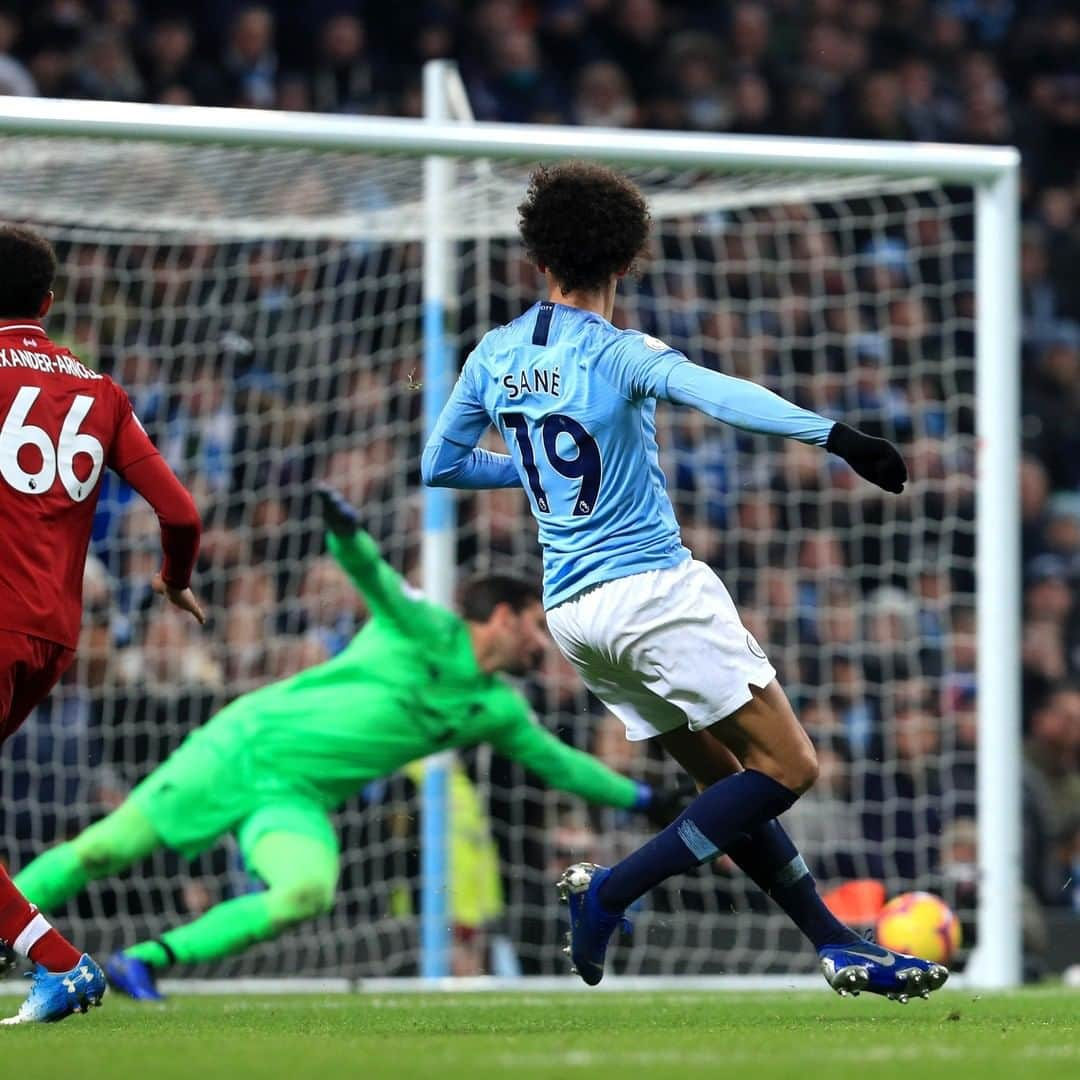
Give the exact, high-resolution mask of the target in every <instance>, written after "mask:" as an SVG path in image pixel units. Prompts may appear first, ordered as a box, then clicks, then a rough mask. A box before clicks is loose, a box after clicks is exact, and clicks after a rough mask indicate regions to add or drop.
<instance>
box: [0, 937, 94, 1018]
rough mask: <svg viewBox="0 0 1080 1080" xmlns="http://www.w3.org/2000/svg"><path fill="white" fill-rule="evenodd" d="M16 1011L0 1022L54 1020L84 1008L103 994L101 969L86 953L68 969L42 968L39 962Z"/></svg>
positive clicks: (81, 1011)
mask: <svg viewBox="0 0 1080 1080" xmlns="http://www.w3.org/2000/svg"><path fill="white" fill-rule="evenodd" d="M30 978H32V979H33V980H34V981H33V983H31V985H30V993H29V994H27V995H26V1000H25V1001H24V1002H23V1003H22V1005H20V1006H19V1011H18V1012H17V1013H16V1014H15V1015H14V1016H9V1017H8V1018H7V1019H6V1020H0V1024H55V1023H56V1022H57V1021H58V1020H63V1019H64V1018H65V1017H68V1016H71V1014H72V1013H77V1012H79V1013H84V1012H88V1011H89V1009H90V1006H91V1005H100V1004H101V999H102V997H103V996H104V994H105V989H106V987H105V972H103V971H102V970H101V968H100V967H98V965H97V964H96V963H95V962H94V961H93V960H91V959H90V957H89V956H87V955H86V953H83V955H82V956H81V957H80V959H79V962H78V964H76V965H75V967H73V968H72V969H71V970H70V971H46V970H45V968H43V967H42V966H41V965H40V964H38V966H37V967H36V968H35V969H34V971H33V972H32V973H31V974H30Z"/></svg>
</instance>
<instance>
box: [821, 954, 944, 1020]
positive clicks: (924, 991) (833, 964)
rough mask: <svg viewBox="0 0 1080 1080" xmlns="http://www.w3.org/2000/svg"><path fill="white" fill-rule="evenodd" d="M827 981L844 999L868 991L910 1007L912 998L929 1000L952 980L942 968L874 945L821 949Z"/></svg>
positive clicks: (939, 965) (823, 972) (927, 961)
mask: <svg viewBox="0 0 1080 1080" xmlns="http://www.w3.org/2000/svg"><path fill="white" fill-rule="evenodd" d="M818 956H819V957H820V958H821V971H822V974H824V976H825V981H826V982H827V983H828V984H829V985H830V986H831V987H832V988H833V989H834V990H835V991H836V992H837V993H838V994H839V995H840V996H841V997H847V995H848V994H851V996H852V997H855V996H857V995H858V994H859V992H860V991H862V990H865V991H867V993H870V994H881V995H883V996H884V997H887V998H889V1000H890V1001H899V1002H900V1004H901V1005H906V1004H907V1002H908V999H909V998H912V997H916V996H918V997H924V998H928V997H929V996H930V994H931V993H932V992H933V991H934V990H940V989H941V987H942V986H944V985H945V980H946V979H947V978H948V977H949V969H948V968H947V967H944V966H943V965H941V964H934V963H931V962H930V961H929V960H921V959H920V958H919V957H917V956H908V955H907V954H906V953H898V952H893V951H892V949H886V948H884V947H883V946H881V945H875V944H874V943H873V942H870V941H860V942H856V943H854V944H849V945H826V946H825V947H824V948H821V949H818Z"/></svg>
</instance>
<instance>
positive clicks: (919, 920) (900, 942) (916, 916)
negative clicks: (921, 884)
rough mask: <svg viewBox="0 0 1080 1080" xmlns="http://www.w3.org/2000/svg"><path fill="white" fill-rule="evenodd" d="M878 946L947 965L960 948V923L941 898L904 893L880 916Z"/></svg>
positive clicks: (926, 894) (885, 908)
mask: <svg viewBox="0 0 1080 1080" xmlns="http://www.w3.org/2000/svg"><path fill="white" fill-rule="evenodd" d="M875 934H876V936H877V941H878V944H879V945H884V946H885V948H886V949H894V950H895V951H896V952H901V953H908V954H909V955H911V956H919V957H921V958H922V959H923V960H930V961H932V962H933V963H935V964H947V963H948V962H949V961H950V960H951V959H952V957H953V954H954V953H955V952H956V950H957V949H959V948H960V920H959V919H958V918H957V917H956V915H954V914H953V911H952V909H951V908H950V907H949V905H948V904H946V903H945V901H944V900H942V899H941V898H940V897H937V896H935V895H934V894H933V893H928V892H909V893H901V895H900V896H897V897H895V898H894V899H892V900H890V901H889V902H888V903H887V904H886V905H885V906H884V907H883V908H882V909H881V911H880V912H879V913H878V917H877V925H876V927H875Z"/></svg>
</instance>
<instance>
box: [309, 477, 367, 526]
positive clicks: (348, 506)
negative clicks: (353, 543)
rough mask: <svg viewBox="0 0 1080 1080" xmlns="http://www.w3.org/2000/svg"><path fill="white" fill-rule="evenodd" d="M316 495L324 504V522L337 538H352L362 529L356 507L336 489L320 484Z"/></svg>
mask: <svg viewBox="0 0 1080 1080" xmlns="http://www.w3.org/2000/svg"><path fill="white" fill-rule="evenodd" d="M315 493H316V494H317V495H318V496H319V502H320V503H321V504H322V516H323V521H324V522H325V523H326V527H327V528H328V529H329V530H330V532H332V533H333V534H334V535H335V536H341V537H350V536H353V535H354V534H355V533H356V530H357V529H359V528H360V515H359V514H358V513H357V510H356V507H355V506H353V505H352V503H350V502H349V501H348V499H346V498H345V496H344V495H342V494H341V492H340V491H338V490H337V489H336V488H332V487H330V486H329V484H320V485H319V486H318V487H317V488H316V489H315Z"/></svg>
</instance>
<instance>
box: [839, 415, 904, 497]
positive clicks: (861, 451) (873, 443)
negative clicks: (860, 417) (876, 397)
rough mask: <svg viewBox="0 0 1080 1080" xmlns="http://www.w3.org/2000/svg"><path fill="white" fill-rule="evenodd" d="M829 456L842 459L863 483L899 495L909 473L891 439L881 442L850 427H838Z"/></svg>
mask: <svg viewBox="0 0 1080 1080" xmlns="http://www.w3.org/2000/svg"><path fill="white" fill-rule="evenodd" d="M825 449H826V450H828V451H829V453H830V454H836V456H837V457H842V458H843V459H844V460H845V461H846V462H847V463H848V464H849V465H850V466H851V467H852V468H853V469H854V470H855V471H856V472H857V473H858V474H859V475H860V476H861V477H862V478H863V479H864V480H869V481H870V483H871V484H877V486H878V487H879V488H884V489H885V490H886V491H891V492H892V493H893V494H894V495H899V494H900V492H901V491H903V490H904V484H906V483H907V478H908V473H907V466H906V465H905V464H904V459H903V458H902V457H901V456H900V451H899V450H897V449H896V447H895V446H893V444H892V443H891V442H889V440H888V439H878V438H876V437H875V436H873V435H866V434H864V433H863V432H861V431H856V430H855V429H854V428H853V427H848V425H847V424H839V423H838V424H835V425H834V426H833V429H832V431H830V432H829V438H828V439H827V440H826V442H825Z"/></svg>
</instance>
